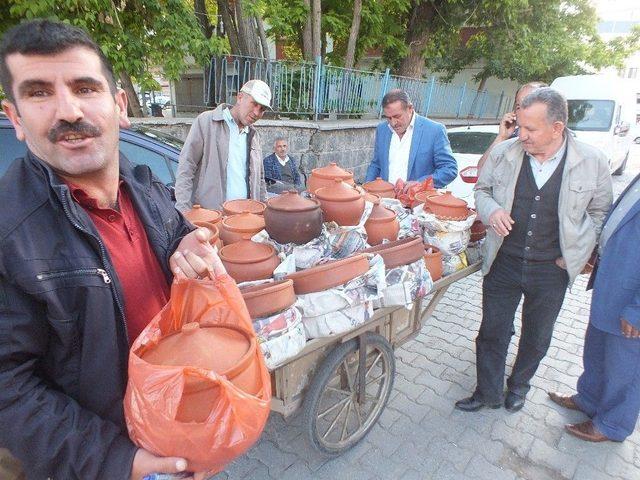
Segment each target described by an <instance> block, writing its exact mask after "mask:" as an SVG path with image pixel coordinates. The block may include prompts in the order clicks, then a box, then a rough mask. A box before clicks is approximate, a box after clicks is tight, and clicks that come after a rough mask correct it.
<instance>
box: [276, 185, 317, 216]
mask: <svg viewBox="0 0 640 480" xmlns="http://www.w3.org/2000/svg"><path fill="white" fill-rule="evenodd" d="M323 188H324V187H323ZM293 193H294V191H292V190H289V191H288V192H284V193H281V194H280V195H286V194H293ZM295 194H296V195H299V194H298V193H297V192H295ZM280 195H278V196H277V197H273V198H270V199H268V200H267V202H266V204H267V206H266V208H265V212H266V211H267V209H271V210H275V211H277V212H285V213H297V212H309V211H312V210H316V209H318V208H320V202H319V201H318V200H317V199H315V198H306V199H305V200H309V201H310V202H313V203H314V205H309V206H307V207H303V208H295V209H284V208H278V207H277V206H274V205H272V201H273V200H275V199H277V198H278V197H280Z"/></svg>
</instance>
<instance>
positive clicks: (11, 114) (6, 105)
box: [2, 100, 25, 142]
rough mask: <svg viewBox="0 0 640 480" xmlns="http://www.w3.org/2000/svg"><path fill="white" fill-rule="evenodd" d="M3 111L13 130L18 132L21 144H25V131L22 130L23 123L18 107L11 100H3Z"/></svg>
mask: <svg viewBox="0 0 640 480" xmlns="http://www.w3.org/2000/svg"><path fill="white" fill-rule="evenodd" d="M2 111H3V112H4V113H5V114H6V115H7V117H8V118H9V120H10V121H11V123H12V124H13V128H15V130H16V138H17V139H18V140H20V141H21V142H24V138H25V137H24V130H23V129H22V123H21V122H20V114H19V113H18V107H16V105H15V104H14V103H13V102H10V101H9V100H2Z"/></svg>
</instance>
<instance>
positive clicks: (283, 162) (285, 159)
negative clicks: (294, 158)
mask: <svg viewBox="0 0 640 480" xmlns="http://www.w3.org/2000/svg"><path fill="white" fill-rule="evenodd" d="M276 158H277V159H278V163H279V164H280V165H282V166H283V167H284V166H285V165H286V164H287V162H288V161H289V155H285V156H284V159H282V158H280V157H279V156H278V154H277V153H276Z"/></svg>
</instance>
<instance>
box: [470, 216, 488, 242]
mask: <svg viewBox="0 0 640 480" xmlns="http://www.w3.org/2000/svg"><path fill="white" fill-rule="evenodd" d="M486 235H487V226H486V225H485V224H484V223H482V222H481V221H480V220H476V221H475V222H473V225H471V238H470V241H471V242H479V241H480V240H482V239H483V238H484V237H485V236H486Z"/></svg>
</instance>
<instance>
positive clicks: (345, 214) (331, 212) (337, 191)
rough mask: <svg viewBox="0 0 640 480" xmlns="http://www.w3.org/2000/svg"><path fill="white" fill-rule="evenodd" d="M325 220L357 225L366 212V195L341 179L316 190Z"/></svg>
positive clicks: (339, 223)
mask: <svg viewBox="0 0 640 480" xmlns="http://www.w3.org/2000/svg"><path fill="white" fill-rule="evenodd" d="M316 197H317V198H318V200H320V205H321V206H322V212H323V213H324V221H325V222H336V223H337V224H338V225H357V224H358V222H359V221H360V217H362V213H363V212H364V196H363V195H362V194H361V193H360V192H359V191H358V190H356V189H355V188H353V187H352V186H351V185H348V184H346V183H344V182H343V181H341V180H339V179H335V180H333V185H332V186H330V187H323V188H320V189H318V190H316Z"/></svg>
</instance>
